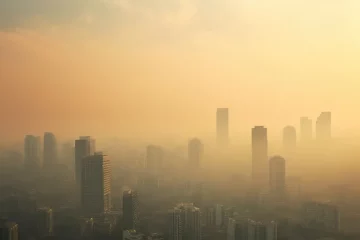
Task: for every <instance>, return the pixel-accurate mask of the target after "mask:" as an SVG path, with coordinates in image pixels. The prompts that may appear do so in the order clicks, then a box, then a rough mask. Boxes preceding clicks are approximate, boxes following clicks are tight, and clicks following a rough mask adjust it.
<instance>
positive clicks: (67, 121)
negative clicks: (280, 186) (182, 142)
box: [0, 0, 360, 139]
mask: <svg viewBox="0 0 360 240" xmlns="http://www.w3.org/2000/svg"><path fill="white" fill-rule="evenodd" d="M359 12H360V2H359V1H358V0H344V1H339V0H316V1H314V0H291V1H289V0H266V1H265V0H51V1H50V0H31V1H29V0H2V1H0V110H1V122H0V123H1V124H0V138H1V139H21V138H22V137H23V135H24V134H27V133H35V134H41V133H42V132H43V131H53V132H55V133H56V134H58V135H61V136H68V135H83V134H91V135H95V136H98V135H112V136H113V135H116V136H130V135H135V136H142V135H144V136H145V135H146V136H149V135H153V134H154V133H157V132H159V133H161V134H170V133H181V134H182V135H184V136H194V135H198V134H202V133H205V132H209V133H211V132H214V129H215V111H216V108H217V107H229V108H230V121H231V125H230V128H231V131H232V134H233V135H236V134H237V133H238V132H240V133H244V134H250V130H249V129H250V127H251V126H253V125H266V126H268V127H269V134H270V135H274V136H276V135H279V134H280V132H279V131H280V129H281V128H282V127H283V126H285V125H287V124H292V125H295V126H298V122H299V117H300V116H309V117H311V118H313V119H314V120H315V118H316V116H317V115H318V113H319V112H320V111H327V110H330V111H332V112H333V121H334V127H335V129H336V130H335V132H336V131H337V130H341V128H344V129H346V128H354V127H357V125H358V123H359V122H360V115H359V114H358V110H357V108H358V106H359V103H360V96H359V89H360V82H359V81H360V68H359V66H358V64H359V63H360V33H359V32H360V16H359V14H358V13H359Z"/></svg>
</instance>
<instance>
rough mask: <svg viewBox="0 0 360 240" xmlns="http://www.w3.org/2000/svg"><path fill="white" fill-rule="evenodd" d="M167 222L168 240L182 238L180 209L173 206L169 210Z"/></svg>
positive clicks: (180, 239)
mask: <svg viewBox="0 0 360 240" xmlns="http://www.w3.org/2000/svg"><path fill="white" fill-rule="evenodd" d="M168 223H169V240H182V239H183V236H182V234H183V223H182V219H181V210H180V209H178V208H174V209H171V210H169V213H168Z"/></svg>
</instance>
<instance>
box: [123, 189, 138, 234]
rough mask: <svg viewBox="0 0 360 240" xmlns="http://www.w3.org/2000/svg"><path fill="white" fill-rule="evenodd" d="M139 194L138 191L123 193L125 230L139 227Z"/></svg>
mask: <svg viewBox="0 0 360 240" xmlns="http://www.w3.org/2000/svg"><path fill="white" fill-rule="evenodd" d="M138 207H139V203H138V194H137V192H136V191H132V190H129V191H125V192H124V193H123V223H124V230H131V229H135V230H136V229H137V228H138V224H139V216H138V214H139V213H138V211H139V209H138Z"/></svg>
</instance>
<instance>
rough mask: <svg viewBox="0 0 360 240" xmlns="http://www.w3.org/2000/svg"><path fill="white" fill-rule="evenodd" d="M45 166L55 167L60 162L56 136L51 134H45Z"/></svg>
mask: <svg viewBox="0 0 360 240" xmlns="http://www.w3.org/2000/svg"><path fill="white" fill-rule="evenodd" d="M43 157H44V161H43V165H44V167H47V166H53V165H54V164H56V163H57V161H58V149H57V142H56V138H55V135H54V134H53V133H50V132H46V133H45V134H44V149H43Z"/></svg>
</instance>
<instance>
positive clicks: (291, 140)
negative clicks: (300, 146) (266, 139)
mask: <svg viewBox="0 0 360 240" xmlns="http://www.w3.org/2000/svg"><path fill="white" fill-rule="evenodd" d="M283 147H284V150H285V152H286V153H287V154H293V153H294V152H295V149H296V129H295V127H293V126H286V127H285V128H284V130H283Z"/></svg>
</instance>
